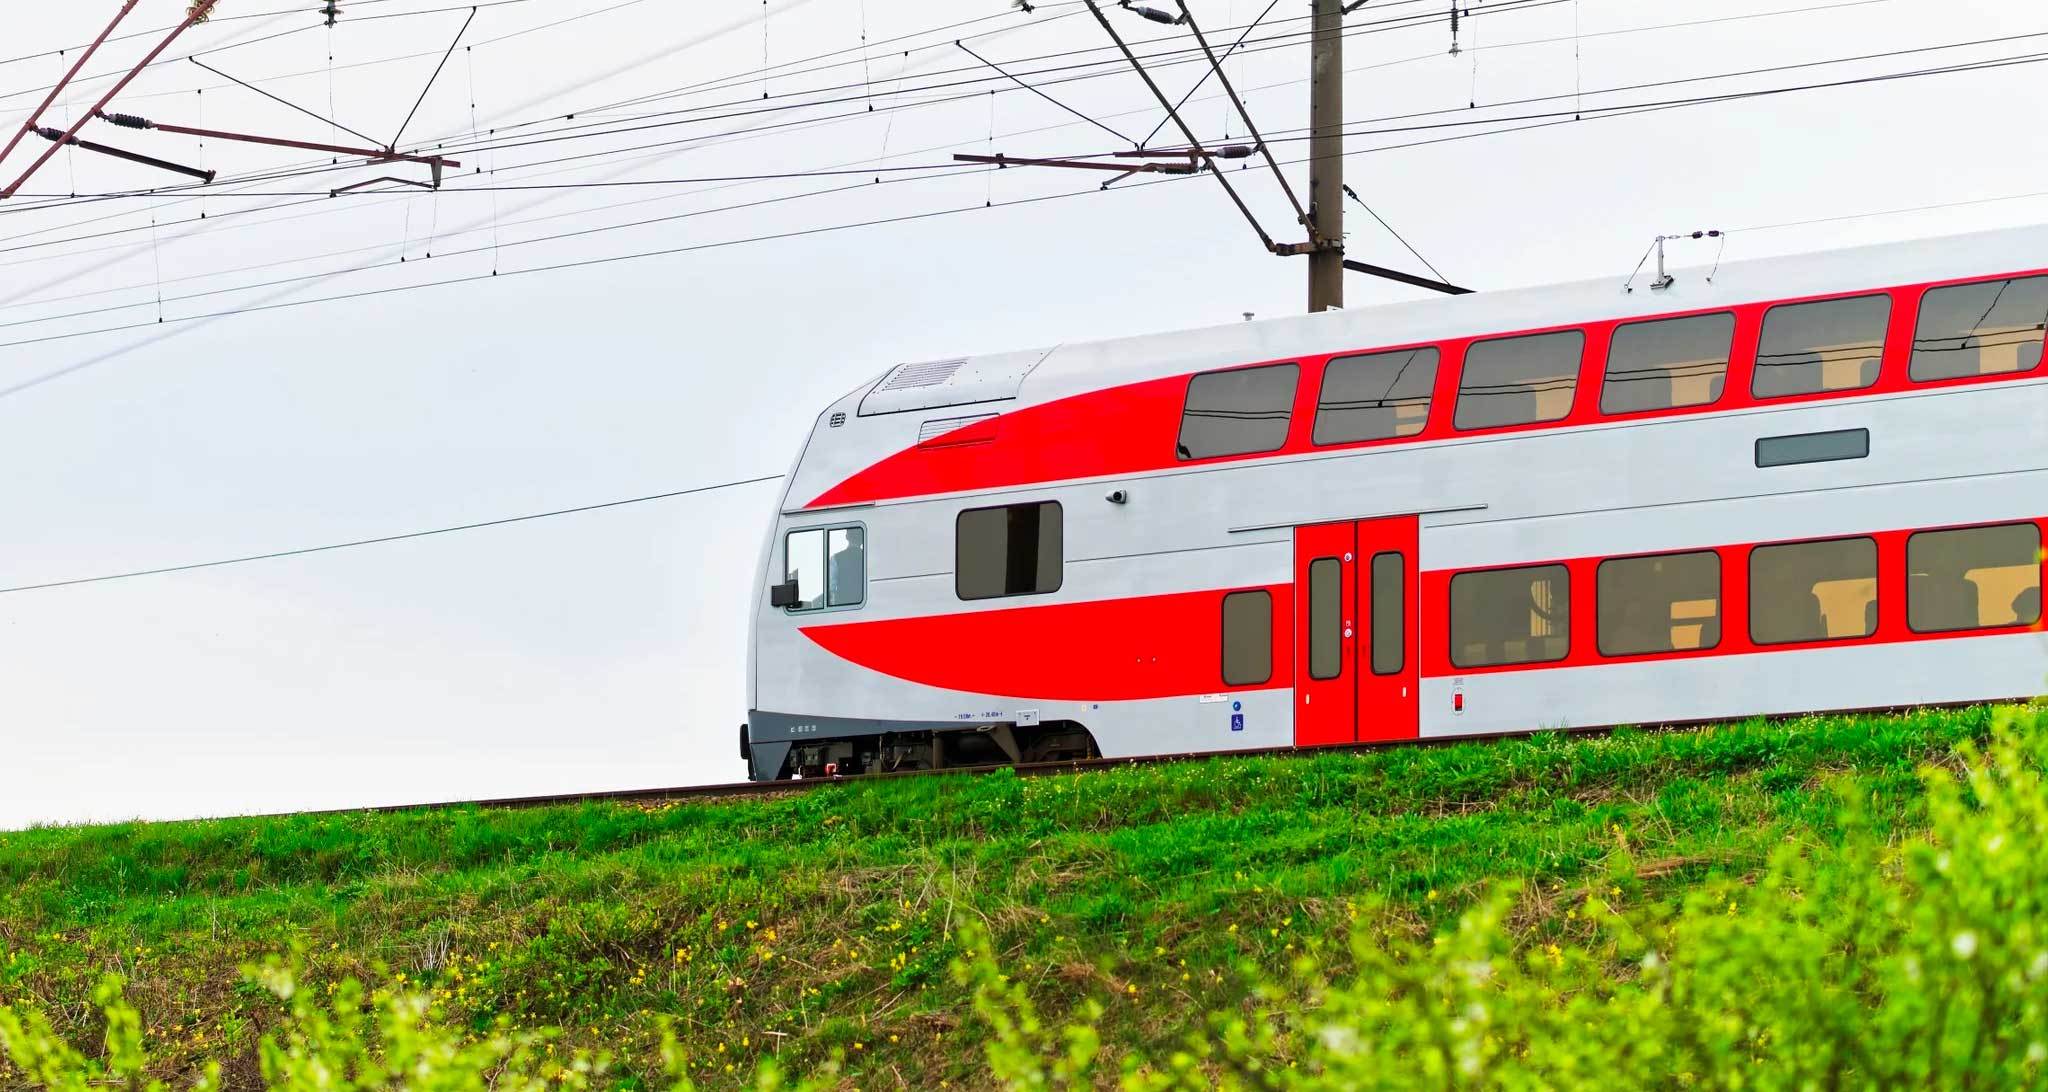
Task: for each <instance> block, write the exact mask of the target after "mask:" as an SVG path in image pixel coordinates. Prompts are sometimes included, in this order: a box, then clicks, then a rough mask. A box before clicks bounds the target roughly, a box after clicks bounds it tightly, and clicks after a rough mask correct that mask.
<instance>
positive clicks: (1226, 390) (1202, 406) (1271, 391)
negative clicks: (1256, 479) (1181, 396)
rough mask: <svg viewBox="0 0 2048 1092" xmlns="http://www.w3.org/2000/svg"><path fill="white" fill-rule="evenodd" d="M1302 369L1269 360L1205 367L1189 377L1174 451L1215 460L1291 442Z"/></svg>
mask: <svg viewBox="0 0 2048 1092" xmlns="http://www.w3.org/2000/svg"><path fill="white" fill-rule="evenodd" d="M1300 374H1301V368H1300V367H1299V366H1298V365H1294V364H1268V365H1265V366H1264V367H1259V368H1231V369H1229V370H1227V371H1220V372H1203V373H1202V374H1200V375H1198V376H1195V377H1194V378H1193V379H1190V380H1188V396H1187V402H1186V404H1185V406H1184V407H1183V408H1182V411H1181V418H1180V444H1179V446H1178V448H1177V449H1176V453H1177V454H1178V456H1179V457H1180V458H1182V459H1213V458H1216V457H1217V456H1220V455H1251V454H1256V453H1258V452H1262V451H1278V450H1280V448H1281V446H1282V445H1284V444H1286V443H1287V426H1288V424H1289V423H1290V420H1291V418H1292V416H1293V412H1294V384H1295V381H1296V380H1297V379H1298V378H1299V376H1300Z"/></svg>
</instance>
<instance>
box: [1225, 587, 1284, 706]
mask: <svg viewBox="0 0 2048 1092" xmlns="http://www.w3.org/2000/svg"><path fill="white" fill-rule="evenodd" d="M1272 678H1273V596H1272V593H1270V592H1263V591H1241V592H1231V593H1230V594H1229V595H1226V596H1224V597H1223V685H1225V686H1258V685H1260V684H1262V683H1265V682H1268V681H1270V680H1271V679H1272Z"/></svg>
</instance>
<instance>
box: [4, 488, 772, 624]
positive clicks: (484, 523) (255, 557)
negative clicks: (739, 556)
mask: <svg viewBox="0 0 2048 1092" xmlns="http://www.w3.org/2000/svg"><path fill="white" fill-rule="evenodd" d="M783 477H785V475H782V474H765V475H762V476H760V477H755V478H739V479H736V480H733V481H727V482H718V483H716V484H713V485H699V486H692V487H690V488H688V489H672V490H669V491H668V492H665V493H648V494H645V495H643V496H638V497H623V498H620V499H618V500H609V501H600V502H598V503H596V504H579V505H576V506H575V507H572V508H554V509H550V510H548V511H545V512H528V513H525V514H523V515H517V516H505V517H502V518H499V519H487V520H479V521H477V522H474V523H457V524H452V525H450V526H446V527H432V528H428V529H426V530H421V531H406V532H404V533H402V534H395V535H378V536H377V537H375V538H358V539H351V540H349V541H346V542H329V543H325V544H323V545H319V546H298V547H293V548H292V549H288V550H272V551H270V552H268V553H260V554H244V555H241V556H239V557H224V558H218V559H216V560H213V561H194V562H188V563H185V564H181V565H160V566H157V567H155V568H151V569H131V570H128V571H126V572H118V573H101V574H99V575H97V576H79V577H71V578H69V579H65V580H45V581H42V582H41V583H35V584H16V585H13V586H11V587H4V588H0V595H12V594H15V593H17V592H31V591H48V590H50V589H53V588H74V587H78V586H79V585H82V584H104V583H108V582H109V581H114V580H134V579H137V578H138V577H144V576H167V575H169V574H171V573H189V572H197V571H199V570H201V569H219V568H224V567H226V566H229V565H247V564H250V563H252V562H257V561H277V560H281V559H283V558H288V557H305V556H307V555H309V554H324V553H332V552H334V551H336V550H353V549H356V548H358V547H362V546H382V545H385V544H387V543H392V542H409V541H412V540H414V539H422V538H433V537H435V536H438V535H452V534H458V533H461V532H464V531H481V530H484V529H486V528H491V527H509V526H511V525H513V524H519V523H532V522H535V521H537V520H544V519H555V518H558V517H561V516H576V515H582V514H584V513H587V512H601V511H605V510H607V509H612V508H625V507H628V506H630V505H635V504H651V503H653V502H655V501H665V500H674V499H676V498H678V497H690V496H699V495H702V494H706V493H716V492H721V491H723V490H727V489H738V488H740V487H742V486H748V485H760V484H763V483H765V482H773V481H780V480H782V478H783Z"/></svg>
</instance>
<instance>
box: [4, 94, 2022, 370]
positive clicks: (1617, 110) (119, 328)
mask: <svg viewBox="0 0 2048 1092" xmlns="http://www.w3.org/2000/svg"><path fill="white" fill-rule="evenodd" d="M2041 60H2048V54H2039V55H2033V56H2031V57H2029V58H2027V59H2025V60H2023V61H2010V62H2003V63H2036V62H2039V61H2041ZM1980 64H1982V65H1986V66H1988V65H1990V64H1991V62H1980ZM1959 70H1975V66H1973V67H1969V68H1958V69H1951V68H1942V69H1934V70H1926V71H1925V72H1922V73H1920V74H1942V73H1946V72H1949V71H1959ZM1906 75H1911V73H1907V74H1895V75H1894V76H1892V77H1889V78H1903V77H1904V76H1906ZM1880 78H1884V77H1861V78H1858V79H1855V80H1849V81H1840V82H1838V83H1828V84H1812V85H1802V86H1801V87H1796V88H1773V89H1764V90H1758V91H1749V92H1741V93H1734V94H1730V95H1721V96H1708V97H1693V98H1685V99H1675V100H1668V101H1664V102H1650V103H1636V104H1630V105H1627V106H1611V107H1604V108H1600V110H1599V112H1595V111H1592V110H1589V111H1587V112H1586V114H1585V120H1589V121H1590V120H1595V119H1598V118H1602V117H1622V116H1629V115H1632V114H1638V113H1647V112H1653V111H1659V110H1666V109H1674V108H1681V107H1686V106H1694V105H1704V104H1709V103H1719V102H1725V101H1730V100H1733V99H1740V98H1749V97H1760V96H1765V95H1774V94H1782V93H1786V92H1788V91H1794V90H1810V89H1817V88H1829V87H1837V86H1843V85H1849V84H1858V83H1863V82H1870V81H1874V80H1877V79H1880ZM1677 82H1683V81H1677ZM1528 118H1537V119H1545V120H1540V121H1538V123H1537V124H1532V125H1520V126H1514V127H1510V128H1506V129H1496V130H1487V131H1482V132H1476V133H1474V132H1468V133H1463V134H1456V135H1452V136H1446V137H1438V138H1433V139H1428V140H1423V141H1416V142H1410V143H1408V144H1402V145H1388V146H1382V147H1379V148H1373V149H1365V150H1364V151H1363V152H1360V153H1355V154H1366V153H1370V152H1385V151H1392V150H1395V149H1398V148H1407V147H1421V146H1426V145H1431V144H1440V143H1447V142H1451V141H1457V140H1466V139H1475V138H1479V137H1485V136H1493V135H1500V134H1502V133H1512V132H1522V131H1526V130H1528V129H1534V128H1543V127H1547V126H1548V125H1553V124H1561V123H1569V122H1573V121H1577V120H1578V114H1577V112H1575V111H1561V112H1559V113H1558V114H1539V115H1529V116H1528V117H1527V118H1515V119H1497V120H1496V123H1497V121H1498V120H1528ZM1443 127H1444V126H1440V125H1428V126H1413V127H1405V128H1400V129H1391V130H1365V131H1364V132H1365V133H1367V134H1369V135H1370V134H1384V133H1391V132H1410V131H1416V130H1418V129H1420V130H1433V129H1438V128H1443ZM1292 139H1299V138H1292ZM1302 162H1307V159H1306V157H1304V158H1302V159H1296V160H1292V161H1290V164H1294V163H1302ZM1188 177H1192V176H1188ZM1166 180H1169V179H1159V180H1156V181H1166ZM1133 188H1136V186H1131V187H1126V189H1133ZM1091 192H1096V191H1095V190H1094V189H1093V188H1090V189H1089V190H1081V191H1069V192H1062V193H1055V194H1041V195H1037V196H1033V197H1027V198H1019V199H1014V200H1009V201H1004V202H1000V203H998V204H996V205H988V204H986V203H984V204H977V205H972V206H965V207H960V208H948V209H936V210H928V211H923V212H915V213H907V214H902V215H898V216H891V217H883V218H878V219H870V220H862V221H855V222H852V223H842V224H830V225H822V226H819V227H813V228H804V229H799V230H794V231H787V232H778V233H772V234H766V235H757V236H750V237H745V238H739V239H728V240H718V241H713V242H706V243H694V244H688V245H684V246H679V247H668V248H661V249H656V250H648V251H638V252H631V253H626V254H615V255H603V256H598V257H593V258H586V259H578V260H573V261H567V262H559V263H553V264H549V265H542V266H533V267H528V268H525V269H515V270H504V271H498V270H493V271H492V272H490V273H486V274H477V275H473V276H463V277H453V278H447V279H443V280H439V281H428V282H422V283H416V284H411V285H399V286H389V287H384V288H375V289H364V290H361V291H357V292H351V293H344V294H339V295H331V296H321V297H315V298H313V299H307V300H294V301H289V302H270V303H264V304H260V305H251V306H245V307H239V308H228V309H223V310H220V311H213V312H205V313H201V314H196V315H188V316H177V317H170V318H165V319H160V320H159V321H156V322H137V323H127V324H121V325H115V326H106V327H97V328H93V329H89V330H78V331H70V332H66V333H61V334H49V335H44V336H41V337H35V338H24V339H20V340H16V341H11V342H0V349H5V348H14V347H21V346H28V345H37V344H44V343H49V342H55V341H63V340H70V339H73V338H78V337H86V336H92V335H96V334H103V333H119V332H124V331H128V330H136V329H145V328H151V327H160V326H163V325H166V324H177V323H194V322H210V321H213V320H217V319H221V318H227V317H232V316H235V315H240V314H249V313H256V312H263V311H272V310H278V309H283V308H291V307H299V306H305V305H309V304H314V303H323V302H333V301H339V300H351V299H362V298H369V297H374V296H380V295H387V294H390V293H393V292H401V291H411V290H413V289H417V288H433V287H443V286H447V285H454V284H464V283H470V282H474V281H482V280H491V279H495V278H497V277H500V276H505V277H510V276H517V275H521V274H526V273H540V272H549V271H555V270H563V269H576V268H584V267H589V266H597V265H605V264H610V263H612V262H617V261H629V260H636V259H641V258H650V257H661V256H668V255H674V254H681V253H689V252H694V251H698V250H708V249H717V248H723V247H728V246H738V245H744V244H750V243H757V242H767V241H772V240H778V239H789V238H798V237H804V236H810V235H816V234H821V233H825V232H832V231H840V230H848V229H852V228H860V227H873V226H880V225H885V224H895V223H905V222H910V221H915V220H921V219H927V218H931V217H936V216H948V215H953V214H956V213H960V212H966V211H972V209H977V208H987V207H1007V206H1011V205H1021V204H1031V203H1037V202H1041V201H1048V200H1057V199H1061V198H1066V197H1076V196H1083V195H1085V194H1087V193H1091ZM786 199H793V198H778V199H771V200H786ZM764 203H766V202H764ZM627 226H639V225H622V226H621V227H627ZM601 230H607V229H588V230H585V231H581V232H576V233H571V234H577V235H586V234H593V233H595V232H597V231H601ZM614 230H616V229H614ZM457 253H460V252H457ZM449 256H452V255H449ZM1418 257H1420V255H1418ZM1425 264H1426V263H1425ZM370 268H383V266H363V267H354V268H351V269H344V270H338V271H333V272H330V273H325V274H314V275H309V276H307V277H299V278H285V279H283V280H278V281H270V282H264V284H262V285H256V286H248V287H247V288H245V289H243V290H253V289H254V288H256V287H268V286H272V285H278V284H289V283H300V282H304V283H308V284H312V283H320V282H323V281H327V280H332V279H334V278H335V277H338V276H343V275H346V274H348V273H352V272H361V271H364V270H366V269H370ZM222 291H231V290H216V291H213V292H208V293H200V295H217V294H220V293H221V292H222ZM86 313H97V312H86ZM28 321H31V322H32V321H35V320H28ZM21 324H23V323H19V322H18V323H16V324H15V325H21ZM123 351H124V352H125V351H126V350H123ZM106 359H109V358H108V357H100V358H94V359H92V360H89V361H86V362H83V363H81V364H74V365H69V366H66V367H65V368H62V369H58V370H56V371H53V372H48V373H44V374H42V375H39V376H36V377H34V378H31V379H29V380H25V381H23V382H21V383H17V384H15V385H13V386H10V387H6V388H0V397H4V396H6V395H9V394H14V393H18V392H19V391H21V390H24V389H27V388H28V387H32V386H36V385H40V384H42V383H44V382H47V381H49V380H50V379H54V378H58V377H60V376H63V375H68V374H71V373H72V372H75V371H78V370H81V369H82V368H84V367H88V366H92V365H95V364H98V363H102V362H104V361H105V360H106Z"/></svg>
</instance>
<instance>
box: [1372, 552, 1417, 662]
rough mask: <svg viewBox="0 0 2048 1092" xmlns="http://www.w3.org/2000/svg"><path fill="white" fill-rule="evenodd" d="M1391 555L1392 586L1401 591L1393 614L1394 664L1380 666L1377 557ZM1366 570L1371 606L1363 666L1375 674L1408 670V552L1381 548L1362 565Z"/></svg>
mask: <svg viewBox="0 0 2048 1092" xmlns="http://www.w3.org/2000/svg"><path fill="white" fill-rule="evenodd" d="M1383 557H1391V558H1393V559H1394V565H1395V572H1394V586H1395V587H1396V588H1397V589H1399V590H1400V592H1401V603H1400V606H1399V609H1398V610H1397V611H1396V612H1395V614H1394V666H1392V667H1390V668H1387V669H1386V670H1384V671H1383V670H1381V669H1380V571H1379V570H1380V559H1381V558H1383ZM1361 568H1363V569H1364V570H1365V578H1364V584H1365V586H1366V588H1368V589H1369V590H1370V591H1371V593H1372V595H1371V598H1370V599H1369V600H1368V605H1369V606H1370V607H1371V609H1370V610H1369V611H1367V612H1366V617H1365V640H1366V646H1365V651H1366V655H1365V659H1366V667H1367V669H1368V670H1370V671H1371V672H1372V674H1373V675H1374V676H1375V677H1377V678H1382V679H1384V678H1388V677H1391V676H1394V675H1400V674H1403V673H1405V672H1406V671H1407V670H1408V617H1409V605H1408V600H1409V598H1410V596H1409V584H1410V580H1409V575H1408V555H1407V554H1406V553H1405V552H1403V551H1401V550H1380V551H1378V552H1376V553H1374V554H1373V555H1372V556H1371V557H1370V558H1368V559H1366V562H1365V564H1364V565H1363V566H1361Z"/></svg>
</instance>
